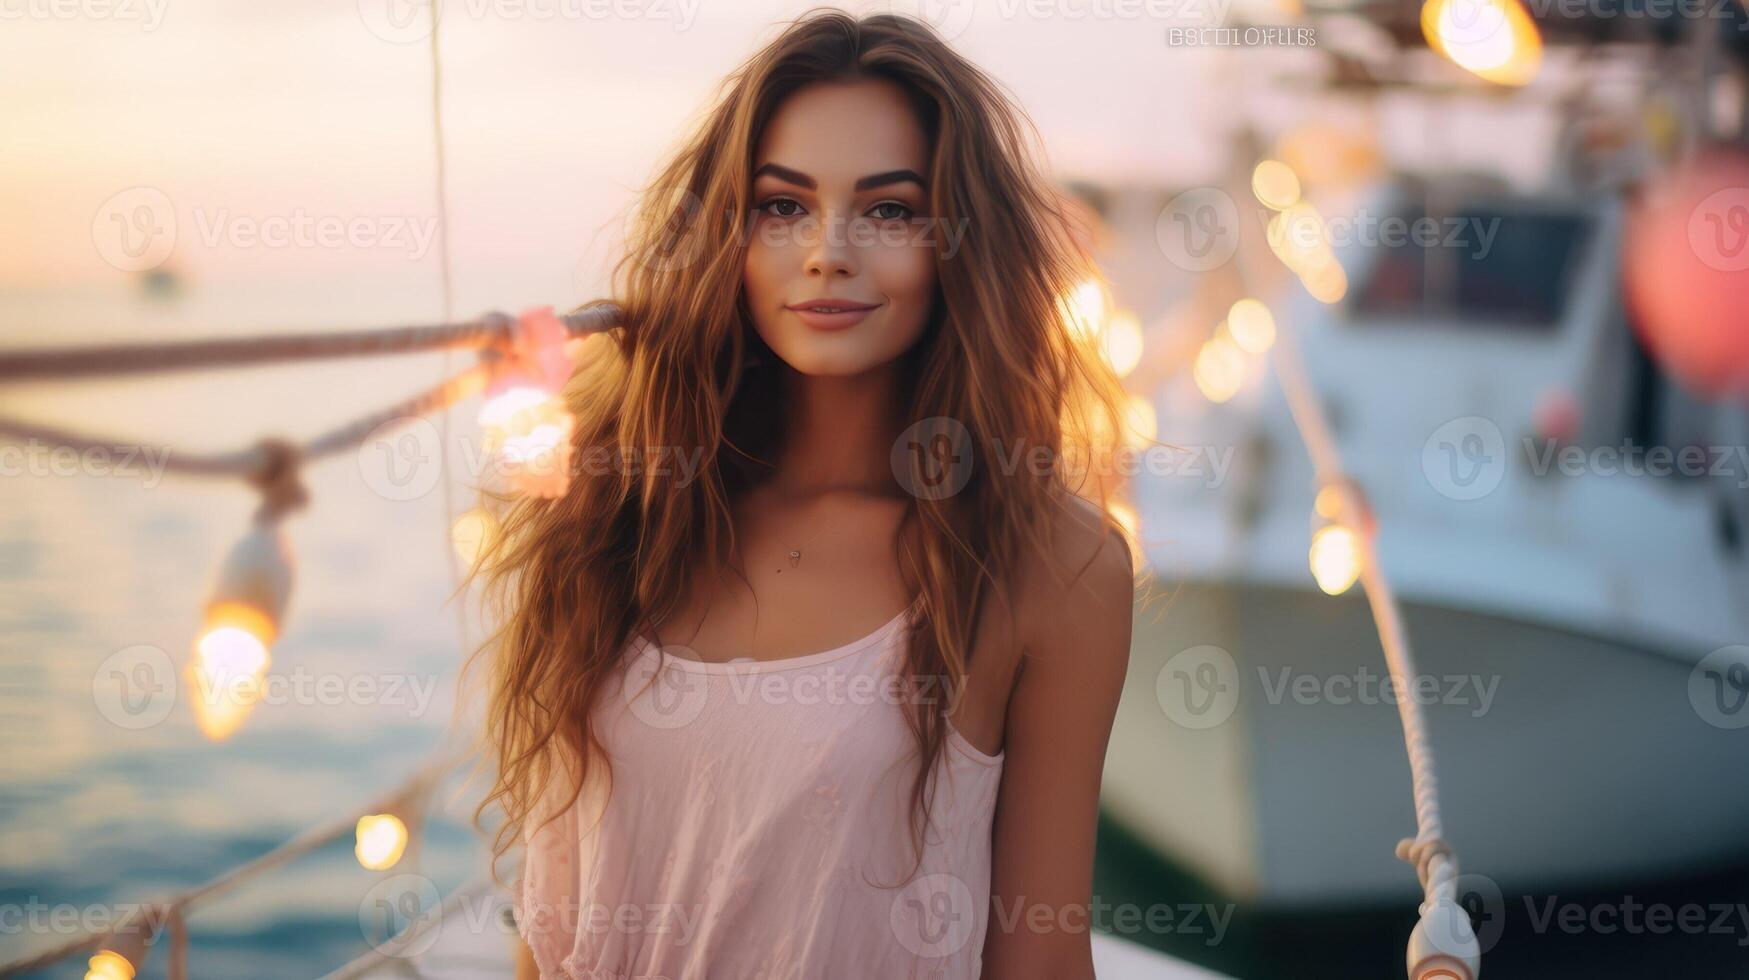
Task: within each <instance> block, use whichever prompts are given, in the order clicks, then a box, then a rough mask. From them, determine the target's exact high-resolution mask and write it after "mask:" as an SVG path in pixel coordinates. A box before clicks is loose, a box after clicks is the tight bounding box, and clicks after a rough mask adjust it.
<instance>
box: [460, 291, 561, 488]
mask: <svg viewBox="0 0 1749 980" xmlns="http://www.w3.org/2000/svg"><path fill="white" fill-rule="evenodd" d="M513 337H514V339H513V342H512V348H511V350H510V352H509V353H508V355H506V363H505V364H504V365H503V366H502V367H501V368H500V369H499V371H498V372H497V374H496V375H495V376H494V377H493V379H492V382H491V383H490V384H489V385H487V387H486V396H485V401H484V403H483V404H482V405H481V406H480V414H479V423H480V428H481V430H482V432H483V433H484V439H485V449H486V452H488V453H489V454H491V455H493V456H494V457H495V458H496V459H497V461H498V465H499V467H500V468H501V469H502V471H503V472H504V474H505V476H506V478H507V479H508V480H509V482H510V484H511V485H512V486H513V487H514V488H515V489H516V490H518V491H519V492H521V493H524V494H527V495H529V496H533V497H541V498H546V499H554V498H558V497H562V496H564V495H565V492H566V490H567V489H569V487H570V478H571V454H572V446H571V435H572V433H573V432H574V431H575V430H576V426H577V419H576V417H575V416H573V415H572V414H571V411H570V409H569V408H567V407H566V405H565V401H564V399H563V397H561V394H560V393H561V392H562V390H563V389H564V386H565V382H566V381H567V380H569V379H570V377H571V372H572V371H573V369H574V368H575V362H574V361H573V360H572V359H571V355H570V354H568V353H567V352H566V342H567V338H568V333H567V331H566V329H565V325H564V323H563V322H561V321H560V320H559V318H558V317H557V316H555V315H554V314H553V310H552V307H550V306H542V307H537V308H535V309H532V310H528V311H526V312H524V313H523V314H522V316H521V317H519V318H518V319H517V322H516V329H515V331H514V333H513ZM572 349H573V350H574V349H575V348H572Z"/></svg>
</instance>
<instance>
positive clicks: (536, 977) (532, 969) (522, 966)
mask: <svg viewBox="0 0 1749 980" xmlns="http://www.w3.org/2000/svg"><path fill="white" fill-rule="evenodd" d="M510 941H511V942H513V943H515V944H516V953H515V955H516V980H540V967H538V966H536V965H535V962H534V951H533V950H531V949H529V948H528V943H526V942H524V941H523V939H522V937H521V936H512V937H510Z"/></svg>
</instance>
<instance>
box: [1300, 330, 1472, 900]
mask: <svg viewBox="0 0 1749 980" xmlns="http://www.w3.org/2000/svg"><path fill="white" fill-rule="evenodd" d="M1271 361H1272V362H1273V363H1274V365H1275V376H1276V379H1277V380H1278V381H1279V382H1280V384H1281V391H1282V395H1283V396H1284V397H1286V399H1287V403H1288V409H1289V411H1290V412H1291V413H1292V415H1293V420H1294V426H1295V427H1296V428H1297V429H1298V430H1299V433H1300V439H1301V440H1302V441H1303V442H1304V443H1305V446H1306V451H1307V454H1308V455H1310V456H1311V459H1312V469H1313V471H1314V472H1315V473H1316V474H1317V479H1318V485H1319V486H1320V487H1335V488H1337V490H1338V491H1339V492H1340V494H1341V497H1342V506H1341V507H1340V508H1339V509H1338V515H1337V517H1336V520H1337V521H1338V522H1339V523H1341V524H1342V525H1343V526H1345V527H1346V528H1348V530H1349V531H1350V532H1351V533H1353V535H1354V538H1355V540H1356V541H1357V542H1359V545H1360V551H1361V554H1360V580H1361V585H1362V588H1363V589H1364V591H1365V592H1366V599H1367V604H1368V605H1369V606H1370V607H1371V608H1372V616H1373V623H1374V625H1375V626H1376V627H1377V629H1378V634H1379V643H1380V645H1381V646H1383V647H1384V652H1385V664H1386V666H1388V667H1389V668H1390V672H1391V681H1392V683H1394V684H1395V685H1396V686H1397V690H1399V691H1408V690H1412V689H1413V688H1412V687H1411V686H1410V683H1409V679H1410V678H1412V677H1414V676H1416V674H1415V660H1414V656H1413V654H1412V653H1411V651H1410V649H1409V636H1408V632H1407V631H1406V630H1405V629H1404V628H1403V619H1402V613H1401V611H1400V609H1399V608H1398V605H1397V599H1396V594H1395V593H1394V592H1393V591H1392V589H1391V585H1390V582H1389V581H1387V580H1386V578H1385V575H1384V572H1383V570H1382V569H1381V568H1380V566H1379V555H1378V547H1377V543H1376V534H1377V529H1376V521H1374V520H1373V516H1372V512H1371V508H1370V506H1369V505H1368V504H1367V502H1366V501H1365V499H1364V497H1363V495H1362V494H1361V493H1360V490H1359V486H1358V484H1356V483H1355V482H1354V481H1353V479H1351V478H1350V477H1349V476H1348V475H1347V473H1346V471H1345V470H1344V469H1343V467H1342V457H1341V454H1340V453H1339V452H1338V451H1337V449H1336V441H1335V439H1333V438H1332V437H1331V435H1330V425H1329V422H1328V420H1326V419H1325V418H1324V412H1323V409H1322V407H1321V406H1320V404H1319V402H1318V398H1317V396H1316V395H1315V394H1314V393H1313V391H1312V386H1311V382H1310V381H1309V380H1308V379H1307V376H1306V369H1305V362H1304V360H1302V358H1301V356H1300V350H1299V345H1298V342H1297V340H1296V338H1295V337H1294V332H1293V330H1292V328H1291V327H1289V326H1288V325H1287V324H1285V323H1284V324H1282V326H1281V327H1280V329H1278V330H1277V331H1276V339H1275V346H1274V348H1273V351H1272V355H1271ZM1396 700H1397V714H1398V716H1399V718H1400V719H1401V720H1402V724H1403V741H1404V745H1405V747H1406V748H1407V750H1408V754H1409V778H1410V787H1411V791H1412V792H1413V793H1414V796H1415V825H1416V834H1415V836H1414V837H1413V838H1410V839H1405V840H1403V841H1401V842H1400V843H1398V845H1397V856H1398V857H1399V858H1401V859H1403V860H1404V861H1407V862H1408V863H1409V864H1411V865H1413V866H1414V868H1415V875H1416V877H1417V878H1418V879H1419V880H1420V882H1421V890H1422V894H1423V898H1424V901H1425V904H1424V906H1423V908H1427V907H1431V906H1433V905H1434V904H1437V903H1438V902H1439V901H1441V900H1446V901H1453V900H1455V899H1456V881H1457V873H1458V872H1457V857H1456V855H1455V854H1453V852H1452V849H1451V846H1450V845H1449V844H1447V843H1446V841H1445V838H1444V833H1445V829H1444V825H1443V823H1442V822H1441V820H1440V814H1439V783H1438V780H1437V778H1436V777H1435V775H1434V768H1433V746H1432V743H1431V742H1430V741H1429V740H1428V738H1427V724H1426V720H1425V718H1424V717H1423V716H1422V714H1421V705H1420V704H1419V703H1417V702H1416V700H1415V699H1414V698H1411V697H1399V698H1397V699H1396Z"/></svg>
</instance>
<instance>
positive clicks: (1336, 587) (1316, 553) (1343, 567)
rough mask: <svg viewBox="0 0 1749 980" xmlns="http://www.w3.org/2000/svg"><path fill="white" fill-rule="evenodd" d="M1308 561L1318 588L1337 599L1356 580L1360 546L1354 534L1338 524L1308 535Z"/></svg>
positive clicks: (1358, 571) (1329, 525)
mask: <svg viewBox="0 0 1749 980" xmlns="http://www.w3.org/2000/svg"><path fill="white" fill-rule="evenodd" d="M1307 557H1308V561H1309V562H1310V563H1311V566H1312V577H1313V578H1314V579H1317V581H1318V588H1320V589H1323V590H1324V591H1325V592H1326V593H1328V594H1330V595H1341V594H1342V593H1344V592H1347V591H1348V588H1349V586H1352V585H1353V584H1354V583H1355V580H1357V579H1359V578H1360V543H1359V542H1358V541H1357V540H1355V537H1354V532H1353V531H1350V530H1349V529H1348V528H1346V527H1343V526H1342V525H1340V524H1326V525H1325V526H1323V527H1321V528H1319V529H1318V530H1316V531H1314V532H1312V548H1311V552H1310V553H1309V555H1308V556H1307Z"/></svg>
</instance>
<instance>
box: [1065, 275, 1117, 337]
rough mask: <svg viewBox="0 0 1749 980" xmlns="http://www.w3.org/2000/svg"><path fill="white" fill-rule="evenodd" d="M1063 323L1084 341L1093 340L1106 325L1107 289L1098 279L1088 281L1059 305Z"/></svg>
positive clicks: (1076, 288)
mask: <svg viewBox="0 0 1749 980" xmlns="http://www.w3.org/2000/svg"><path fill="white" fill-rule="evenodd" d="M1058 307H1059V309H1060V311H1061V313H1062V315H1063V322H1064V323H1065V324H1067V325H1068V327H1069V332H1070V333H1071V334H1073V335H1074V336H1076V337H1078V338H1080V339H1082V340H1091V339H1093V338H1095V337H1097V336H1099V334H1100V330H1101V328H1102V327H1103V326H1104V325H1105V308H1106V303H1105V289H1104V287H1103V286H1101V285H1100V283H1099V281H1098V280H1097V279H1088V280H1085V281H1084V282H1082V283H1081V284H1080V285H1078V286H1076V287H1075V290H1074V291H1073V292H1071V293H1070V294H1069V295H1068V296H1067V297H1065V298H1064V299H1063V300H1062V301H1060V302H1059V303H1058Z"/></svg>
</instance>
